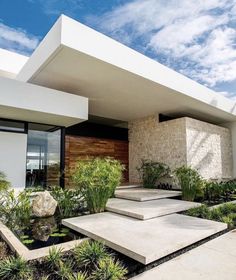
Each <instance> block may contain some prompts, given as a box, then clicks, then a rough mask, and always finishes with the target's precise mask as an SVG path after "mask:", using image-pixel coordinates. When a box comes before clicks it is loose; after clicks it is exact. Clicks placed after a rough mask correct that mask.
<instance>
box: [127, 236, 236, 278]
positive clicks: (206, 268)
mask: <svg viewBox="0 0 236 280" xmlns="http://www.w3.org/2000/svg"><path fill="white" fill-rule="evenodd" d="M235 247H236V232H235V231H234V232H229V233H227V234H224V235H222V236H220V237H218V238H216V239H214V240H212V241H209V242H207V243H205V244H203V245H201V246H199V247H197V248H195V249H193V250H191V251H189V252H187V253H185V254H183V255H181V256H179V257H177V258H175V259H172V260H170V261H168V262H166V263H164V264H161V265H160V266H158V267H156V268H153V269H151V270H149V271H146V272H144V273H143V274H140V275H138V276H136V277H133V278H132V280H156V279H158V280H183V279H191V280H199V279H201V280H219V279H222V280H235V279H236V256H235V254H232V250H234V252H235V249H234V248H235Z"/></svg>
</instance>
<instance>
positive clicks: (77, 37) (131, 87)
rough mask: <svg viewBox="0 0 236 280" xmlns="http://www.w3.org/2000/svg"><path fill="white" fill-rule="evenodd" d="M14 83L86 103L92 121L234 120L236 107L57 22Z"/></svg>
mask: <svg viewBox="0 0 236 280" xmlns="http://www.w3.org/2000/svg"><path fill="white" fill-rule="evenodd" d="M17 79H19V80H21V81H25V82H30V83H34V84H38V85H43V86H46V87H50V88H53V89H58V90H62V91H67V92H70V93H73V94H78V95H81V96H85V97H88V98H89V113H90V114H91V115H95V116H100V117H106V118H111V119H118V120H122V121H130V120H134V119H137V118H142V117H145V116H149V115H152V114H157V113H162V114H168V115H170V116H183V115H185V116H190V117H196V118H199V119H202V120H206V121H211V122H214V123H222V122H226V121H230V120H236V106H235V102H233V101H231V100H229V99H227V98H225V97H223V96H221V95H219V94H216V93H215V92H214V91H212V90H210V89H208V88H206V87H204V86H202V85H200V84H198V83H196V82H194V81H192V80H191V79H189V78H187V77H185V76H183V75H181V74H179V73H177V72H175V71H173V70H171V69H169V68H167V67H165V66H163V65H162V64H160V63H158V62H156V61H154V60H152V59H150V58H148V57H146V56H144V55H142V54H140V53H138V52H136V51H134V50H132V49H130V48H128V47H126V46H124V45H122V44H120V43H118V42H116V41H114V40H113V39H111V38H108V37H107V36H105V35H103V34H101V33H99V32H96V31H95V30H93V29H91V28H88V27H86V26H84V25H82V24H80V23H79V22H77V21H75V20H72V19H70V18H68V17H66V16H61V17H60V18H59V19H58V21H57V22H56V23H55V25H54V26H53V27H52V29H51V30H50V31H49V33H48V34H47V36H46V37H45V38H44V40H43V41H42V42H41V44H40V45H39V47H38V48H37V49H36V50H35V52H34V53H33V55H32V56H31V57H30V59H29V60H28V61H27V63H26V64H25V66H24V67H23V68H22V70H21V71H20V73H19V74H18V76H17Z"/></svg>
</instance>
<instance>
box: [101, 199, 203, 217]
mask: <svg viewBox="0 0 236 280" xmlns="http://www.w3.org/2000/svg"><path fill="white" fill-rule="evenodd" d="M200 205H201V204H200V203H195V202H189V201H183V200H176V199H168V198H165V199H158V200H150V201H145V202H138V201H131V200H126V199H119V198H111V199H109V201H108V203H107V206H106V210H107V211H110V212H114V213H117V214H121V215H126V216H129V217H133V218H136V219H140V220H147V219H152V218H156V217H160V216H164V215H169V214H173V213H177V212H181V211H185V210H188V209H190V208H194V207H198V206H200Z"/></svg>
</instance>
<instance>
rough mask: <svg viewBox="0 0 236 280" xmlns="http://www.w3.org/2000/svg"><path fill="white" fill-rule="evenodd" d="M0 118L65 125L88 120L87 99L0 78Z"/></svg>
mask: <svg viewBox="0 0 236 280" xmlns="http://www.w3.org/2000/svg"><path fill="white" fill-rule="evenodd" d="M0 118H7V119H15V120H22V121H30V122H38V123H46V124H52V125H58V126H66V127H67V126H71V125H74V124H77V123H79V122H82V121H85V120H87V119H88V99H87V98H85V97H81V96H78V95H74V94H69V93H65V92H60V91H57V90H53V89H48V88H44V87H41V86H36V85H32V84H28V83H23V82H20V81H17V80H13V79H9V78H4V77H0Z"/></svg>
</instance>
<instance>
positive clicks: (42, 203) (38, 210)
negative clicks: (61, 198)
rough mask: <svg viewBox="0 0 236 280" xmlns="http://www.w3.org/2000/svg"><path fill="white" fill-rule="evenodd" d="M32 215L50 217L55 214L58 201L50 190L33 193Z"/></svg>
mask: <svg viewBox="0 0 236 280" xmlns="http://www.w3.org/2000/svg"><path fill="white" fill-rule="evenodd" d="M31 201H32V202H31V205H32V216H34V217H39V218H43V217H50V216H53V215H54V214H55V211H56V208H57V201H56V200H55V199H54V198H53V197H52V196H51V194H50V193H49V192H48V191H44V192H35V193H33V194H32V200H31Z"/></svg>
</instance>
